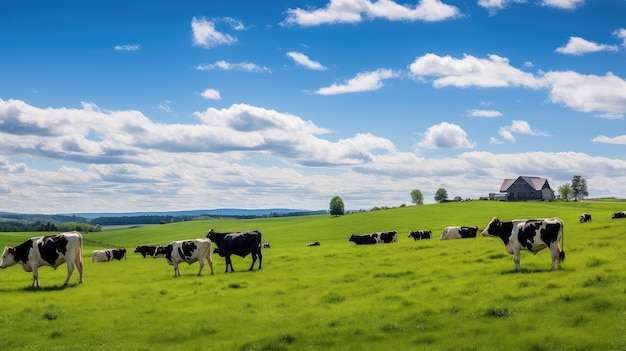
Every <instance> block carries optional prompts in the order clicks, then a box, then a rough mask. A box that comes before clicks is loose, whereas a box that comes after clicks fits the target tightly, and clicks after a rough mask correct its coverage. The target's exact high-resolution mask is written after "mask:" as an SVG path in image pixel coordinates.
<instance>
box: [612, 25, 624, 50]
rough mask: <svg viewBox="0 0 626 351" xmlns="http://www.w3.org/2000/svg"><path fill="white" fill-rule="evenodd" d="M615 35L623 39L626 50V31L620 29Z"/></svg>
mask: <svg viewBox="0 0 626 351" xmlns="http://www.w3.org/2000/svg"><path fill="white" fill-rule="evenodd" d="M613 35H614V36H616V37H618V38H620V39H622V40H623V41H622V46H623V47H625V48H626V29H624V28H620V29H617V30H615V31H614V32H613Z"/></svg>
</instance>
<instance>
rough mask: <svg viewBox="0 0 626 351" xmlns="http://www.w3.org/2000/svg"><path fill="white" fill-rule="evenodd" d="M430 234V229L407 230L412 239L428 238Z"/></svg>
mask: <svg viewBox="0 0 626 351" xmlns="http://www.w3.org/2000/svg"><path fill="white" fill-rule="evenodd" d="M431 236H432V231H430V230H412V231H410V232H409V238H413V240H423V239H430V237H431Z"/></svg>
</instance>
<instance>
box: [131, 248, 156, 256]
mask: <svg viewBox="0 0 626 351" xmlns="http://www.w3.org/2000/svg"><path fill="white" fill-rule="evenodd" d="M157 247H158V245H141V246H137V247H135V253H140V254H141V255H142V256H143V258H146V256H150V257H152V256H154V253H155V252H156V248H157Z"/></svg>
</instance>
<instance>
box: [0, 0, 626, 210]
mask: <svg viewBox="0 0 626 351" xmlns="http://www.w3.org/2000/svg"><path fill="white" fill-rule="evenodd" d="M625 13H626V1H624V0H606V1H582V0H543V1H541V0H539V1H530V0H528V1H515V0H473V1H452V0H441V1H440V0H422V1H406V2H394V1H390V0H380V1H370V0H326V1H285V2H280V1H240V0H234V1H203V2H201V1H159V0H154V1H117V0H115V1H55V2H49V1H16V2H8V3H7V2H4V3H3V4H2V5H0V179H1V181H0V194H2V199H3V201H2V205H0V211H11V212H28V213H33V212H37V213H76V212H111V211H152V210H154V211H161V210H184V209H199V208H220V207H239V208H273V207H289V208H299V209H327V208H328V205H329V202H330V199H331V198H332V197H333V196H335V195H339V196H341V197H342V199H343V200H344V203H345V206H346V208H348V209H361V208H362V209H369V208H372V207H374V206H390V207H392V206H399V205H400V204H410V203H411V197H410V192H411V190H413V189H420V190H421V191H422V193H423V194H424V198H425V202H426V203H432V202H434V200H433V197H434V193H435V191H436V190H437V189H438V188H445V189H446V190H447V191H448V195H449V196H450V197H454V196H461V197H464V198H466V197H470V198H477V197H480V196H487V194H488V193H490V192H497V191H498V190H499V188H500V185H501V183H502V181H503V179H505V178H514V177H517V176H520V175H527V176H541V177H546V178H547V179H548V181H549V183H550V185H551V186H552V188H553V189H555V190H556V189H557V188H558V187H559V186H561V185H563V184H565V183H569V182H571V179H572V177H573V175H581V176H582V177H583V178H585V179H586V180H587V185H588V188H589V193H590V197H605V196H616V197H626V123H625V121H624V115H625V114H626V20H625V18H626V17H624V14H625Z"/></svg>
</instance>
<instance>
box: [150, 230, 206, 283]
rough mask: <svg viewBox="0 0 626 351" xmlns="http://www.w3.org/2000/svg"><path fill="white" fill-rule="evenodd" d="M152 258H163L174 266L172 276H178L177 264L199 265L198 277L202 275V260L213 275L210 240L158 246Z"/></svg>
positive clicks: (201, 239) (204, 239)
mask: <svg viewBox="0 0 626 351" xmlns="http://www.w3.org/2000/svg"><path fill="white" fill-rule="evenodd" d="M152 257H154V258H165V260H167V263H168V264H169V265H171V266H174V276H175V277H179V276H180V269H179V268H178V264H180V263H182V262H186V263H188V264H192V263H194V262H199V263H200V269H199V270H198V275H201V274H202V268H204V259H206V260H207V262H208V263H209V267H210V268H211V274H213V259H212V258H211V240H209V239H206V238H200V239H192V240H179V241H172V242H171V243H169V245H167V246H158V247H157V248H156V251H155V253H154V255H153V256H152Z"/></svg>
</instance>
